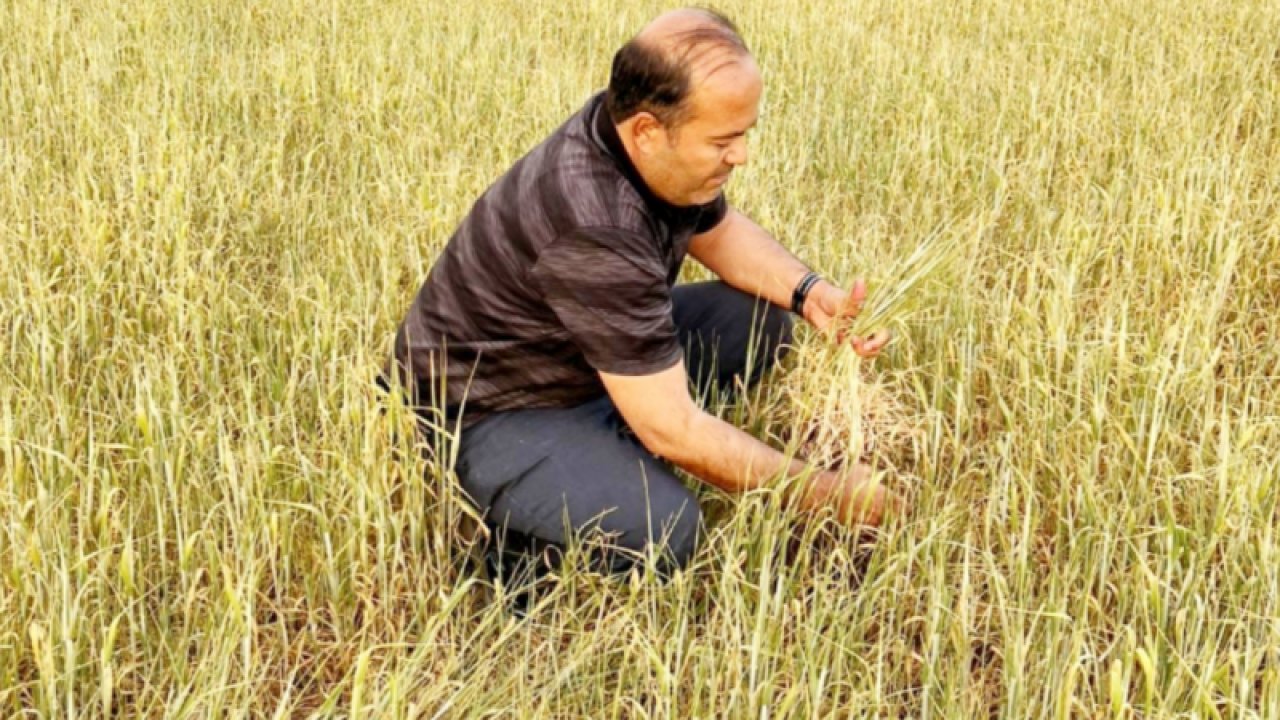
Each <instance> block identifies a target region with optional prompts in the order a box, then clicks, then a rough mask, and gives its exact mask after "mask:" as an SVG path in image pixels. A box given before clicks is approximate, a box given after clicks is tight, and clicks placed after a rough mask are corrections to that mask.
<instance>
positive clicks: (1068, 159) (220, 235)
mask: <svg viewBox="0 0 1280 720" xmlns="http://www.w3.org/2000/svg"><path fill="white" fill-rule="evenodd" d="M666 7H667V6H665V5H658V4H656V3H654V2H650V1H648V0H643V1H642V2H630V3H623V2H620V1H619V0H593V1H592V2H587V3H552V2H527V3H526V2H516V1H515V0H494V1H493V2H481V3H463V2H446V1H445V0H425V1H423V2H405V1H404V0H386V1H383V2H372V1H370V0H348V1H346V2H336V1H335V0H311V1H309V2H302V1H301V0H259V1H258V2H243V1H242V0H228V1H227V2H221V3H203V2H195V1H194V0H172V1H170V2H161V1H160V0H129V1H123V0H107V1H105V2H101V3H87V2H66V1H65V0H55V1H52V2H50V1H48V0H4V2H3V3H0V27H3V28H4V30H3V32H0V343H2V345H3V354H4V358H5V362H4V363H3V366H2V367H0V716H4V717H44V718H73V717H74V718H90V717H210V718H212V717H272V718H276V717H352V718H355V717H360V718H372V717H393V718H400V717H459V718H478V717H520V718H542V717H549V718H577V717H592V718H597V717H598V718H639V717H664V718H665V717H681V718H682V717H697V718H748V717H749V718H782V717H799V718H816V717H918V718H966V717H1001V718H1026V717H1052V718H1074V717H1088V718H1098V717H1108V718H1132V717H1144V718H1152V717H1161V718H1163V717H1198V718H1241V717H1260V718H1274V717H1278V716H1280V562H1278V561H1280V558H1278V557H1277V553H1278V552H1280V538H1278V537H1277V533H1276V525H1277V520H1278V514H1277V511H1278V502H1280V499H1278V487H1277V478H1278V476H1280V459H1277V457H1276V449H1277V448H1278V447H1280V392H1278V390H1277V385H1278V384H1280V383H1278V378H1280V343H1278V342H1277V341H1278V339H1280V313H1278V312H1277V306H1278V305H1280V101H1278V99H1277V98H1278V97H1280V34H1277V32H1276V28H1278V27H1280V6H1277V5H1276V4H1275V3H1269V2H1265V0H1255V1H1250V2H1244V1H1242V2H1212V1H1210V0H1189V1H1188V2H1180V3H1172V2H1159V1H1157V0H1131V1H1130V2H1104V1H1103V0H1082V1H1081V2H1069V3H1063V2H1056V1H1049V0H1027V1H1025V2H1015V1H1014V0H988V1H986V2H973V1H971V2H945V1H943V0H906V1H905V2H888V1H887V0H848V1H847V2H840V1H839V0H809V1H807V2H802V1H801V0H778V1H777V2H772V3H748V2H739V1H734V2H728V1H726V2H724V3H721V4H719V5H717V8H718V9H720V10H722V11H724V12H726V13H727V14H729V15H730V16H731V17H732V18H733V19H734V20H735V21H736V22H737V23H738V24H739V26H740V28H741V30H742V33H743V35H744V37H745V39H746V41H747V43H748V45H749V46H750V47H751V49H752V51H753V52H754V54H755V55H756V57H757V59H758V63H759V65H760V67H761V68H762V71H763V73H764V76H765V84H766V90H765V97H764V101H763V115H762V118H761V122H760V125H759V127H758V128H757V129H756V130H755V131H753V133H752V135H751V140H750V143H751V144H750V147H751V152H752V158H751V163H750V165H749V166H748V167H746V168H744V169H743V170H742V171H740V172H738V173H735V177H734V180H733V182H732V183H731V184H730V185H729V186H728V188H727V193H728V195H729V198H730V200H731V202H733V203H734V204H735V205H736V206H737V207H739V208H741V209H742V210H743V211H744V212H746V213H747V214H749V215H751V216H752V217H754V218H755V219H756V220H757V221H759V222H760V223H761V224H762V225H764V226H765V227H767V228H769V229H770V230H771V231H773V232H774V233H775V234H776V235H777V237H778V238H779V239H780V240H781V241H782V242H783V243H784V244H786V245H787V246H788V247H790V248H792V249H793V250H794V251H795V252H796V253H797V254H798V255H799V256H800V257H801V258H803V259H805V260H806V261H807V262H808V263H810V264H811V265H813V266H814V267H815V268H817V269H819V270H820V271H821V272H823V273H824V274H825V275H827V276H828V277H832V278H834V279H837V280H839V281H841V282H844V283H849V282H852V280H853V278H855V277H865V278H867V279H868V280H869V281H870V283H871V285H872V288H873V293H874V292H875V290H876V288H881V289H885V288H892V287H893V286H894V284H895V282H897V281H898V280H899V278H895V272H894V271H893V268H895V267H896V266H897V264H899V263H900V262H901V260H902V259H903V258H905V257H908V256H910V255H911V254H912V252H913V251H914V250H915V249H916V248H918V247H920V245H921V243H922V242H924V241H925V239H926V238H929V237H937V236H938V235H939V233H941V234H942V235H945V237H946V238H947V240H948V243H949V244H950V247H951V248H952V251H951V253H952V256H953V257H951V258H950V259H949V260H948V261H947V262H945V263H940V264H938V266H937V269H936V271H934V272H933V273H932V274H931V277H930V278H929V280H928V282H924V283H921V284H920V285H919V286H917V287H915V288H914V289H912V291H911V294H910V297H909V298H908V299H907V301H906V302H904V303H903V308H905V309H903V310H902V311H901V312H899V313H897V314H896V315H895V316H894V323H893V327H894V328H895V332H896V337H895V340H894V342H893V343H892V344H891V345H890V347H889V348H888V349H887V350H886V352H885V354H884V355H883V357H881V358H880V359H879V360H877V361H876V362H875V363H871V364H863V363H851V362H850V360H849V359H848V355H847V354H846V355H841V354H838V353H836V354H833V353H831V352H829V348H826V346H824V345H822V344H821V343H822V339H821V338H819V337H817V336H815V335H814V334H813V333H807V332H804V331H801V332H800V334H799V336H798V338H797V351H796V353H794V355H793V358H792V362H791V364H790V365H789V366H788V367H786V368H784V369H783V371H782V372H781V373H779V375H778V376H775V377H774V378H771V379H770V380H769V381H768V382H766V383H765V384H764V385H762V386H761V387H760V388H759V389H758V390H757V391H755V392H754V393H752V394H751V395H750V396H749V397H747V398H745V399H744V400H743V401H742V402H740V403H737V404H734V405H724V404H719V403H714V402H712V403H710V404H709V408H710V410H711V411H712V412H718V413H723V414H724V415H725V416H726V417H731V418H732V419H733V420H734V421H735V422H736V423H738V424H739V425H740V426H741V427H743V428H745V429H747V430H748V431H750V432H752V433H753V434H756V435H757V436H759V437H761V438H764V439H767V440H769V441H770V442H772V443H773V444H774V445H775V446H778V447H787V448H789V449H790V450H792V451H800V452H802V453H803V452H805V451H807V450H811V451H814V452H818V453H821V452H827V453H828V456H831V457H834V456H838V455H839V454H840V452H841V448H842V447H845V449H846V450H847V444H848V443H849V442H851V440H850V438H849V435H848V433H847V432H845V431H846V430H847V429H849V428H854V429H858V428H862V427H863V426H862V425H861V424H860V418H861V417H862V415H863V414H864V413H865V412H867V408H870V407H872V406H876V401H873V400H868V398H881V399H882V402H883V403H885V405H884V407H890V408H892V412H891V413H889V415H891V417H889V420H888V421H887V423H888V431H887V432H883V433H881V434H880V435H879V436H878V441H877V443H874V448H873V449H874V452H873V453H872V454H873V455H874V456H875V457H876V458H877V459H878V462H879V463H880V465H881V467H883V468H886V469H887V470H886V473H885V480H884V481H885V482H886V483H887V484H889V485H891V486H892V487H894V488H895V489H896V490H897V491H899V492H901V493H903V494H904V495H906V496H908V497H910V499H911V504H912V510H911V512H910V513H909V514H907V515H906V516H904V517H901V518H897V519H895V520H894V521H893V522H891V523H890V524H889V525H888V526H887V527H885V528H884V529H883V531H882V532H881V533H880V534H879V535H878V536H874V537H868V536H857V535H853V534H850V533H848V532H844V531H841V530H839V529H837V528H836V527H834V526H833V524H832V523H830V522H828V521H826V520H824V519H823V518H821V517H815V518H808V519H801V518H796V517H794V516H792V515H789V514H788V513H787V512H786V511H784V510H783V509H782V507H781V504H780V502H779V501H778V493H775V492H772V491H760V492H756V493H752V494H750V495H748V496H745V497H730V496H726V495H723V494H721V493H719V492H718V491H715V490H713V489H711V488H710V487H708V486H703V487H702V489H701V490H700V496H701V499H702V502H703V506H704V509H705V513H706V520H707V528H706V531H707V532H706V536H705V539H704V542H703V545H702V547H701V548H700V550H699V553H698V555H697V557H696V559H695V562H694V565H693V567H691V568H690V569H689V571H688V572H685V573H682V574H680V575H679V576H677V577H676V578H675V579H674V580H672V581H671V582H669V583H666V584H663V583H660V582H657V581H656V580H655V579H654V578H652V577H645V576H641V575H633V576H631V577H628V578H621V579H605V578H601V577H599V576H596V575H593V574H591V573H589V572H586V571H585V570H583V569H582V567H581V564H580V563H579V564H574V563H570V564H569V565H568V566H567V568H566V570H565V572H564V574H563V577H562V579H561V582H560V584H559V585H558V587H557V588H556V589H555V590H554V591H553V592H551V593H549V594H548V595H546V596H545V597H543V598H542V599H541V601H540V603H539V605H538V606H537V607H536V608H535V609H534V611H533V612H532V613H531V614H530V616H529V617H528V618H527V619H524V620H520V619H518V618H515V617H512V616H510V615H509V614H507V613H505V612H503V611H502V610H501V609H500V607H498V606H497V605H496V604H494V603H491V602H489V596H490V595H491V594H492V592H490V590H489V589H488V588H486V587H485V582H484V580H483V577H482V576H480V575H477V574H476V573H475V572H473V571H470V570H468V569H467V568H466V567H464V566H463V564H462V563H461V562H460V561H459V555H460V552H459V547H458V542H457V540H456V533H457V526H458V522H459V518H460V517H461V515H462V514H463V505H462V504H461V500H460V496H459V494H458V491H457V490H456V487H455V485H454V484H453V483H454V482H455V480H454V478H453V476H452V474H451V462H450V458H449V457H448V456H447V454H445V455H441V456H437V457H429V458H424V457H422V456H421V455H420V454H419V453H418V452H416V449H415V447H414V440H413V432H412V431H413V423H412V419H411V414H410V413H409V412H408V411H407V410H406V409H405V408H404V407H403V405H402V404H397V403H395V402H394V401H393V402H392V403H391V404H390V406H389V407H387V406H385V405H384V402H383V401H382V399H381V398H380V396H379V394H378V393H377V392H376V391H375V389H374V388H373V386H372V383H371V379H372V377H373V374H374V373H375V372H376V370H377V369H378V367H379V365H380V364H381V362H382V359H383V357H384V355H385V353H386V351H387V349H388V348H389V343H390V340H391V335H392V333H393V332H394V329H395V326H396V324H397V323H398V322H399V320H400V318H401V317H402V315H403V313H404V311H405V310H406V308H407V307H408V304H409V302H410V300H411V298H412V296H413V293H414V292H415V291H416V289H417V286H418V284H419V283H420V282H421V281H422V279H423V278H424V277H425V275H426V271H427V269H428V268H429V267H430V264H431V261H432V259H433V258H434V257H435V254H436V253H437V252H438V251H439V250H440V248H441V247H442V246H443V244H444V242H445V241H446V240H447V238H448V236H449V234H450V232H451V231H452V229H453V227H454V226H455V225H456V223H457V222H458V221H459V220H460V219H461V218H462V216H463V215H464V214H465V212H466V211H467V209H468V208H469V206H470V204H471V202H473V200H474V199H475V197H476V196H477V195H478V194H479V193H480V192H482V191H483V190H484V188H485V187H486V186H487V185H488V183H490V182H491V181H492V180H493V179H494V178H496V177H497V176H498V175H499V174H500V173H501V172H502V171H503V170H504V169H505V168H506V167H507V166H508V165H509V163H511V162H512V161H514V160H515V159H517V158H518V157H520V156H521V155H522V154H523V153H524V152H525V151H527V150H528V149H529V148H531V147H532V146H533V145H534V144H536V143H537V142H538V141H539V140H540V139H541V138H542V137H544V136H545V135H546V134H547V133H548V132H550V131H551V130H552V129H554V128H555V127H556V126H557V125H558V124H559V123H560V122H561V121H562V120H563V119H564V118H565V117H567V116H568V115H569V114H570V113H571V112H573V111H574V110H576V109H577V108H578V107H579V106H580V104H581V103H582V102H583V101H584V100H585V99H586V98H587V97H588V96H589V95H590V94H591V93H592V92H593V91H595V90H596V89H599V88H600V87H602V86H603V85H604V83H605V82H606V80H607V74H608V65H609V59H610V57H611V56H612V53H613V51H614V50H615V49H616V48H617V46H618V45H620V44H621V43H622V42H623V41H625V40H626V39H627V38H628V37H630V36H631V35H632V34H633V33H634V32H636V31H637V30H638V29H639V28H640V27H641V26H642V25H643V24H644V23H645V22H646V21H647V20H648V19H649V18H651V17H652V16H653V15H655V14H656V13H658V12H659V11H661V10H663V9H665V8H666ZM685 277H686V279H690V280H693V279H702V278H704V277H705V276H704V275H703V274H702V273H700V272H699V269H698V268H697V267H695V263H693V262H690V263H688V264H687V266H686V273H685ZM384 407H385V412H384ZM877 407H878V406H877ZM851 415H852V416H855V417H853V418H852V419H851V418H850V416H851ZM881 420H884V417H881ZM881 424H882V425H884V423H883V422H882V423H881ZM866 427H868V428H870V427H879V426H877V425H876V424H875V423H874V422H872V423H869V424H868V425H867V426H866ZM833 428H834V429H833ZM850 432H852V431H850ZM859 432H861V430H859ZM815 433H816V434H815ZM815 438H817V439H816V440H815ZM815 443H817V445H819V446H821V447H816V446H815ZM842 443H844V444H845V445H842ZM832 453H834V455H832ZM691 482H692V481H691Z"/></svg>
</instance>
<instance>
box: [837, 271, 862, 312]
mask: <svg viewBox="0 0 1280 720" xmlns="http://www.w3.org/2000/svg"><path fill="white" fill-rule="evenodd" d="M866 299H867V281H866V280H863V279H862V278H858V279H857V280H854V281H853V288H852V289H850V290H849V294H848V295H846V296H845V299H844V304H843V305H841V307H840V312H839V315H840V317H855V316H857V314H858V313H860V312H862V303H864V302H866Z"/></svg>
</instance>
